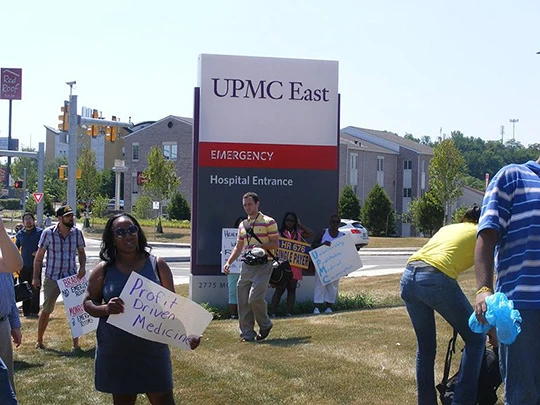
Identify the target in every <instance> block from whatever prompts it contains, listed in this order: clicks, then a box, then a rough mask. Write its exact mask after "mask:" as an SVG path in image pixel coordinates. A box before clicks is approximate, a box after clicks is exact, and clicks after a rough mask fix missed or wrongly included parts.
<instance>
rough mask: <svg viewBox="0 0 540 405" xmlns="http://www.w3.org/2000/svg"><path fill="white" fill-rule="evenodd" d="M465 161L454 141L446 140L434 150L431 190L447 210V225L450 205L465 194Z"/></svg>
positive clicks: (430, 172) (430, 168) (430, 175)
mask: <svg viewBox="0 0 540 405" xmlns="http://www.w3.org/2000/svg"><path fill="white" fill-rule="evenodd" d="M465 170H466V169H465V161H464V159H463V156H462V155H461V153H460V152H459V150H458V149H457V148H456V146H455V144H454V140H453V139H444V140H442V141H441V143H439V144H438V145H437V146H436V147H435V148H434V156H433V159H431V163H430V165H429V177H430V188H431V190H433V193H434V195H436V196H437V199H438V200H439V201H440V202H441V204H442V206H443V207H444V209H445V213H446V219H447V223H448V221H449V219H450V216H451V213H450V212H449V211H450V204H452V202H454V201H456V200H457V199H458V197H459V196H461V194H462V193H463V191H462V188H461V187H462V185H463V177H464V174H465Z"/></svg>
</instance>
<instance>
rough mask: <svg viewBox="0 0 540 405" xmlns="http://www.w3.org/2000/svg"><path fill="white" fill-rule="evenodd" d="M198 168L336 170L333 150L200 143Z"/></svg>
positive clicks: (267, 145) (295, 146)
mask: <svg viewBox="0 0 540 405" xmlns="http://www.w3.org/2000/svg"><path fill="white" fill-rule="evenodd" d="M199 166H200V167H244V168H245V167H248V168H249V167H256V168H270V169H308V170H337V146H314V145H274V144H261V143H221V142H220V143H216V142H200V143H199Z"/></svg>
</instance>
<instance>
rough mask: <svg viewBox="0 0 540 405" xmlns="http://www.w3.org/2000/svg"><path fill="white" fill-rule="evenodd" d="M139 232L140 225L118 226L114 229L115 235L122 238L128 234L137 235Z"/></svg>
mask: <svg viewBox="0 0 540 405" xmlns="http://www.w3.org/2000/svg"><path fill="white" fill-rule="evenodd" d="M137 232H139V227H138V226H137V225H131V226H130V227H128V228H116V229H115V230H114V231H113V234H114V236H116V237H118V238H120V239H122V238H125V237H126V235H128V234H129V235H135V234H136V233H137Z"/></svg>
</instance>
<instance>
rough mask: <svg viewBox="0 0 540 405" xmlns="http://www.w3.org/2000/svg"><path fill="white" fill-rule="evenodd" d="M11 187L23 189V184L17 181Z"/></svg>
mask: <svg viewBox="0 0 540 405" xmlns="http://www.w3.org/2000/svg"><path fill="white" fill-rule="evenodd" d="M13 187H15V188H23V187H24V182H23V181H22V180H17V181H15V182H14V183H13Z"/></svg>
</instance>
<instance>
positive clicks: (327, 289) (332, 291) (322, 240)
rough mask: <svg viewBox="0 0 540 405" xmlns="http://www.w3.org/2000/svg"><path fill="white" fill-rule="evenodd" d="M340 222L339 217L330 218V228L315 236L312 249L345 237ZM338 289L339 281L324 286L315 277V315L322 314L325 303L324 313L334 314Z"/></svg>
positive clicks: (328, 244)
mask: <svg viewBox="0 0 540 405" xmlns="http://www.w3.org/2000/svg"><path fill="white" fill-rule="evenodd" d="M340 222H341V218H340V217H339V215H337V214H335V215H332V216H331V217H330V226H329V227H328V228H326V229H323V230H322V231H320V232H319V233H318V234H317V236H315V239H314V240H313V243H312V244H311V247H312V248H313V249H316V248H318V247H319V246H322V245H326V246H330V244H331V243H332V241H333V240H334V239H337V238H340V237H342V236H344V235H345V234H344V233H343V232H340V231H339V229H338V228H339V224H340ZM338 287H339V280H336V281H333V282H331V283H330V284H327V285H324V284H323V283H322V282H321V280H320V279H319V277H318V276H317V275H315V291H314V293H313V304H314V305H315V309H314V310H313V314H314V315H319V314H320V313H321V309H322V305H323V304H324V303H326V310H325V311H324V312H325V313H326V314H331V313H332V305H334V304H335V302H336V299H337V295H338Z"/></svg>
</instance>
